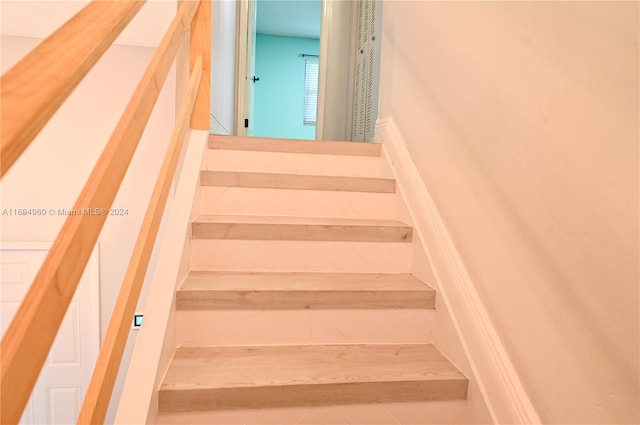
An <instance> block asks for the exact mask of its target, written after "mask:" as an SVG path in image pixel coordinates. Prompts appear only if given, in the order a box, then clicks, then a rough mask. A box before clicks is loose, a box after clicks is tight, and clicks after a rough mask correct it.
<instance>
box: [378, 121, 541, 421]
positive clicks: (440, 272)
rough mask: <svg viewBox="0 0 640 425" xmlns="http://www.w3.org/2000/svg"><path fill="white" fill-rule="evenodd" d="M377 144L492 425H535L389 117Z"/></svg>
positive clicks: (523, 394)
mask: <svg viewBox="0 0 640 425" xmlns="http://www.w3.org/2000/svg"><path fill="white" fill-rule="evenodd" d="M376 127H377V128H376V141H377V142H381V143H382V144H383V147H384V152H385V155H386V156H387V158H388V160H389V164H390V166H391V168H392V171H393V173H394V175H395V178H396V183H397V186H398V189H399V191H400V193H401V195H402V196H403V198H404V200H405V202H406V204H407V208H408V210H409V213H410V214H411V217H412V220H413V222H414V227H415V232H416V233H417V235H418V237H419V238H420V241H421V242H422V246H423V247H425V250H427V255H428V258H429V260H430V262H431V267H432V269H433V272H434V274H435V277H436V280H437V287H438V288H439V289H438V296H439V297H440V298H441V301H443V302H444V303H445V305H446V307H447V308H448V310H449V311H450V313H451V316H452V320H453V324H454V327H455V329H456V332H457V333H458V337H459V339H460V342H461V344H462V347H463V349H464V352H465V355H466V357H467V359H468V361H469V365H470V367H471V372H472V374H473V376H472V377H471V379H475V380H476V381H477V384H478V387H479V388H480V391H481V392H482V396H483V398H484V400H485V403H486V405H487V408H488V410H489V412H490V414H491V417H492V419H493V421H494V423H496V424H539V423H540V418H539V417H538V414H537V413H536V411H535V409H534V408H533V405H532V404H531V401H530V399H529V396H528V395H527V393H526V391H525V389H524V386H523V385H522V382H521V381H520V378H519V376H518V374H517V372H516V370H515V368H514V366H513V364H512V363H511V359H510V358H509V356H508V354H507V352H506V350H505V348H504V346H503V345H502V342H501V341H500V338H499V337H498V334H497V333H496V330H495V328H494V327H493V324H492V322H491V319H490V318H489V316H488V314H487V312H486V310H485V308H484V305H483V303H482V301H481V300H480V297H479V295H478V293H477V291H476V289H475V287H474V285H473V282H472V280H471V277H470V276H469V274H468V272H467V270H466V268H465V266H464V263H463V262H462V259H461V258H460V255H459V254H458V251H457V249H456V247H455V245H454V244H453V241H452V240H451V236H450V235H449V232H448V231H447V228H446V227H445V225H444V222H443V221H442V219H441V217H440V214H439V213H438V210H437V208H436V206H435V204H434V201H433V199H432V198H431V196H430V194H429V192H428V191H427V188H426V186H425V184H424V181H423V180H422V178H421V176H420V174H419V172H418V169H417V168H416V166H415V163H414V162H413V159H412V158H411V155H410V154H409V151H408V150H407V147H406V143H405V141H404V139H403V137H402V134H401V133H400V131H399V129H398V127H397V126H396V124H395V122H394V120H393V118H392V117H388V118H385V119H382V120H378V123H377V126H376Z"/></svg>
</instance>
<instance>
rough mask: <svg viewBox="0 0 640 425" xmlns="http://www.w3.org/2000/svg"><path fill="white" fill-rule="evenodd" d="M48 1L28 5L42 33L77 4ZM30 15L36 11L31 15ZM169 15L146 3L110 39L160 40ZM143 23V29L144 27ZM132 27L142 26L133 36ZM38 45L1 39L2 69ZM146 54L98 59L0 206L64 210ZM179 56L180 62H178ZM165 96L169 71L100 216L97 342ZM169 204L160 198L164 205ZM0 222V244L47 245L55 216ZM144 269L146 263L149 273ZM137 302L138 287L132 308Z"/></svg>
mask: <svg viewBox="0 0 640 425" xmlns="http://www.w3.org/2000/svg"><path fill="white" fill-rule="evenodd" d="M29 3H30V2H4V1H3V2H2V25H3V27H2V32H3V34H7V33H10V32H12V31H13V30H14V29H15V30H17V29H19V28H20V25H19V24H20V22H22V21H24V20H25V19H27V18H28V16H29V14H28V13H26V12H25V11H26V10H27V9H25V7H27V6H29ZM40 3H42V4H40ZM49 3H51V2H39V3H38V2H37V3H31V5H30V6H31V9H30V10H31V15H33V16H35V19H36V21H40V22H41V23H42V26H43V27H45V28H51V29H53V28H55V26H53V24H52V22H53V23H58V22H59V23H61V22H64V21H65V20H66V19H68V18H69V17H70V16H71V14H73V13H74V10H72V9H73V7H75V5H77V3H76V2H60V3H61V8H60V9H52V8H51V4H49ZM14 7H15V8H14ZM34 10H36V11H38V13H36V14H33V11H34ZM175 11H176V2H175V1H163V2H151V3H150V4H147V5H146V6H145V7H143V9H142V10H141V12H140V13H139V14H138V16H137V17H136V18H134V20H133V21H132V23H131V24H130V25H131V26H132V28H134V27H135V28H136V29H135V30H128V31H129V34H130V35H129V36H126V37H125V36H123V37H121V38H120V39H119V40H118V41H119V42H129V43H134V44H135V43H138V44H141V45H143V44H154V43H156V44H157V43H159V41H160V39H161V36H162V34H158V31H161V32H162V33H164V31H166V29H167V28H168V26H169V23H170V21H171V19H172V17H173V16H174V15H175ZM14 12H15V13H14ZM150 12H152V13H151V15H150ZM169 12H170V13H169ZM47 17H48V18H50V19H47ZM150 21H153V23H151V24H149V23H150ZM5 24H7V25H6V26H5ZM147 24H149V25H147ZM29 25H30V24H25V27H26V28H27V29H29V28H30V26H29ZM139 25H143V27H142V30H140V27H139ZM144 25H146V26H144ZM34 31H35V29H34ZM38 31H40V30H38ZM23 33H28V32H25V31H23ZM35 34H36V35H40V32H37V31H36V32H35ZM136 34H139V35H140V37H138V36H137V35H136ZM42 35H46V34H44V33H43V34H42ZM125 35H126V34H125ZM127 37H128V38H127ZM40 41H41V39H39V38H37V37H15V36H9V35H3V36H2V39H1V59H2V73H4V72H6V70H8V69H9V68H10V67H11V66H12V65H13V64H14V63H16V62H17V61H18V60H19V59H20V58H22V57H23V56H24V55H25V54H27V53H28V52H29V51H30V50H31V49H33V48H34V47H35V46H36V45H37V44H38V43H39V42H40ZM153 52H154V48H149V47H134V46H125V45H114V46H112V47H111V48H110V49H109V50H108V51H107V52H106V53H105V55H104V56H103V58H102V59H100V61H99V62H98V63H97V65H96V66H95V68H94V69H93V70H92V71H91V72H90V73H89V74H88V76H87V77H86V78H85V79H84V80H83V81H82V82H81V83H80V85H79V86H78V88H77V89H76V91H75V92H74V93H73V94H72V95H71V97H70V98H69V100H67V102H66V103H65V104H64V105H63V106H62V107H61V108H60V110H59V111H58V112H57V113H56V114H55V115H54V117H53V118H52V120H51V121H50V122H49V124H47V126H46V127H45V128H44V129H43V130H42V132H41V133H40V135H39V136H38V137H37V138H36V139H35V140H34V142H33V143H32V144H31V146H30V147H29V148H28V149H27V150H26V151H25V153H24V154H23V156H22V157H21V158H20V159H19V160H18V162H16V164H15V165H14V166H13V168H12V169H11V170H10V171H9V172H8V173H7V175H6V176H5V177H4V178H3V179H2V186H1V189H2V193H1V208H46V209H47V210H48V209H54V210H58V209H59V208H60V209H62V208H68V209H70V208H72V206H73V204H74V202H75V200H76V198H77V196H78V194H79V193H80V190H81V188H82V186H83V184H84V183H85V182H86V179H87V178H88V176H89V174H90V172H91V170H92V168H93V166H94V165H95V162H96V160H97V159H98V157H99V155H100V153H101V151H102V149H103V148H104V146H105V145H106V142H107V140H108V139H109V137H110V135H111V132H112V131H113V129H114V127H115V125H116V123H117V121H118V119H119V118H120V115H121V114H122V112H123V111H124V109H125V106H126V104H127V102H128V101H129V99H130V97H131V95H132V94H133V91H134V89H135V87H136V86H137V84H138V81H139V79H140V77H141V76H142V74H143V72H144V70H145V68H146V66H147V65H148V62H149V60H150V59H151V57H152V55H153ZM183 60H186V57H185V58H184V59H183ZM182 68H184V67H181V69H182ZM182 78H184V77H182ZM175 99H176V75H175V71H174V70H172V71H171V72H170V74H169V76H168V78H167V81H166V83H165V87H164V89H163V91H162V94H161V95H160V97H159V99H158V101H157V103H156V106H155V109H154V112H153V114H152V116H151V118H150V120H149V124H148V125H147V129H146V130H145V132H144V135H143V137H142V139H141V142H140V145H139V147H138V149H137V151H136V154H135V156H134V159H133V161H132V163H131V165H130V167H129V170H128V171H127V174H126V176H125V181H124V183H123V185H122V187H121V189H120V191H119V193H118V196H117V197H116V200H115V202H114V204H113V206H114V208H125V209H127V210H128V214H127V215H126V216H115V217H111V218H109V219H108V220H107V222H106V224H105V226H104V228H103V231H102V233H101V235H100V238H99V244H100V285H101V288H100V310H101V311H100V316H101V332H102V334H103V335H102V336H104V332H105V330H106V327H107V325H108V322H109V320H110V317H111V311H112V309H113V306H114V304H115V300H116V297H117V294H118V291H119V289H120V285H121V283H122V278H123V277H124V273H125V271H126V268H127V265H128V261H129V257H130V254H131V251H132V249H133V245H134V243H135V240H136V237H137V234H138V231H139V228H140V224H141V222H142V217H143V215H144V212H145V209H146V205H147V203H148V201H149V198H150V196H151V190H152V188H153V184H154V183H155V180H156V178H157V173H158V171H159V168H160V163H161V161H162V158H163V156H164V153H165V149H166V147H167V145H168V141H169V137H170V135H171V131H172V129H173V125H174V122H175V111H176V106H177V105H176V101H175ZM170 202H171V201H170V200H169V204H170ZM1 219H2V221H1V226H0V239H1V240H2V241H53V240H54V239H55V237H56V235H57V233H58V232H59V230H60V228H61V227H62V224H63V222H64V219H65V217H63V216H59V215H57V214H54V215H48V216H46V217H24V216H22V217H17V216H4V217H1ZM153 266H154V264H153V259H152V264H151V266H150V268H152V267H153ZM144 298H145V292H144V291H143V295H142V297H141V305H143V303H144ZM135 332H137V331H133V332H132V334H131V335H130V336H129V340H128V344H127V350H126V352H125V356H124V358H123V361H122V367H121V374H120V375H121V376H120V377H119V380H118V383H117V386H116V389H115V390H114V395H113V397H112V404H111V409H110V411H109V414H108V416H107V422H108V423H109V422H111V418H112V417H113V415H114V413H115V410H114V406H116V405H117V400H118V399H119V396H120V390H121V381H122V377H123V376H124V373H125V372H126V370H127V366H128V363H129V359H130V355H131V350H132V346H133V342H134V341H135V337H136V334H135Z"/></svg>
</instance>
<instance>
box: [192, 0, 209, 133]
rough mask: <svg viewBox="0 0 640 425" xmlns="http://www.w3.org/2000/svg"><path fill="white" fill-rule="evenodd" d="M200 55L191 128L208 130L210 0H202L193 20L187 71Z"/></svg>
mask: <svg viewBox="0 0 640 425" xmlns="http://www.w3.org/2000/svg"><path fill="white" fill-rule="evenodd" d="M199 56H201V57H202V65H203V67H202V77H201V80H200V88H199V90H198V95H197V97H196V103H195V106H194V108H193V114H192V115H191V128H192V129H195V130H209V125H210V119H209V114H210V111H211V0H202V1H201V2H200V5H199V6H198V10H197V11H196V14H195V16H194V17H193V21H191V40H190V52H189V71H190V72H193V67H194V64H195V62H196V60H197V58H198V57H199Z"/></svg>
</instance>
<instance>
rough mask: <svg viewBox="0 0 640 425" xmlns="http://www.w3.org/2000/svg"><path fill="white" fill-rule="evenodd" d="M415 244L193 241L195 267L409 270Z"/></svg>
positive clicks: (344, 270)
mask: <svg viewBox="0 0 640 425" xmlns="http://www.w3.org/2000/svg"><path fill="white" fill-rule="evenodd" d="M411 255H412V244H409V243H393V242H316V241H243V240H207V239H194V240H191V255H190V266H191V270H209V271H257V272H270V271H272V272H288V271H291V272H325V273H409V272H410V271H411Z"/></svg>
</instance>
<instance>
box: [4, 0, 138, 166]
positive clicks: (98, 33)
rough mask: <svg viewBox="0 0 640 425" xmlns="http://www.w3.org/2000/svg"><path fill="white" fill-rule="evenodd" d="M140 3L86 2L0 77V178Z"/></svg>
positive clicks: (109, 43) (128, 20)
mask: <svg viewBox="0 0 640 425" xmlns="http://www.w3.org/2000/svg"><path fill="white" fill-rule="evenodd" d="M144 2H145V0H143V1H139V2H138V1H118V2H115V1H114V2H112V1H94V2H92V3H89V4H88V5H87V6H86V7H85V8H84V9H82V10H81V11H80V12H78V14H76V15H75V16H74V17H73V18H71V20H69V21H68V22H67V23H66V24H65V25H63V26H62V27H61V28H60V29H58V30H57V31H56V32H54V33H53V34H52V35H51V36H50V37H49V38H47V39H46V40H45V41H43V42H42V43H41V44H40V45H38V47H36V48H35V49H34V50H33V51H32V52H31V53H29V54H28V55H27V56H26V57H25V58H24V59H22V60H21V61H20V62H18V63H17V64H16V65H15V66H14V67H13V68H11V69H10V70H9V71H7V73H6V74H4V75H3V76H2V80H0V90H1V93H2V95H1V96H2V106H1V110H2V118H1V125H0V127H1V128H2V130H1V135H2V136H1V147H2V148H1V152H2V155H1V158H0V176H4V175H5V173H6V172H7V171H8V170H9V168H10V167H11V166H12V165H13V164H14V163H15V161H16V160H17V159H18V158H19V157H20V155H21V154H22V152H24V150H25V149H26V148H27V147H28V146H29V144H30V143H31V142H32V141H33V139H34V138H35V137H36V136H37V135H38V133H39V132H40V130H42V128H43V127H44V125H45V124H46V123H47V122H48V121H49V119H50V118H51V117H52V116H53V114H54V113H55V112H56V111H57V110H58V108H60V105H62V103H63V102H64V101H65V100H66V99H67V97H68V96H69V95H70V94H71V92H72V91H73V89H75V88H76V86H77V85H78V84H79V83H80V81H81V80H82V79H83V78H84V76H85V75H86V74H87V72H89V70H90V69H91V68H92V67H93V65H94V64H95V63H96V62H97V61H98V59H100V57H101V56H102V54H103V53H104V52H105V51H106V50H107V48H108V47H109V46H110V45H111V44H112V43H113V41H114V40H115V39H116V37H117V36H118V34H120V33H121V32H122V30H123V29H124V28H125V27H126V26H127V24H128V23H129V22H130V21H131V19H133V17H134V16H135V15H136V13H138V11H139V10H140V8H141V7H142V6H143V5H144ZM70 46H73V49H70V48H69V47H70Z"/></svg>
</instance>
